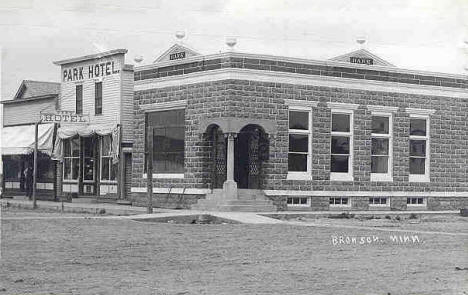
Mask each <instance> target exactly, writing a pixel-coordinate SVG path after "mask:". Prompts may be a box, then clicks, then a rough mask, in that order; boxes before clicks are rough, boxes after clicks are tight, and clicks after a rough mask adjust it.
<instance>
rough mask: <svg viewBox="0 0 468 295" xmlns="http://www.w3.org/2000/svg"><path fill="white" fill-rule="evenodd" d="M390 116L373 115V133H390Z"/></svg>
mask: <svg viewBox="0 0 468 295" xmlns="http://www.w3.org/2000/svg"><path fill="white" fill-rule="evenodd" d="M389 119H390V118H389V117H378V116H373V117H372V133H378V134H389Z"/></svg>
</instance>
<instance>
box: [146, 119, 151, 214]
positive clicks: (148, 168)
mask: <svg viewBox="0 0 468 295" xmlns="http://www.w3.org/2000/svg"><path fill="white" fill-rule="evenodd" d="M147 132H148V133H147V134H146V151H145V154H146V179H147V185H146V190H147V194H148V208H147V213H148V214H151V213H153V128H151V127H148V129H147Z"/></svg>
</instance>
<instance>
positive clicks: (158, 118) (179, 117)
mask: <svg viewBox="0 0 468 295" xmlns="http://www.w3.org/2000/svg"><path fill="white" fill-rule="evenodd" d="M184 114H185V111H184V110H172V111H162V112H153V113H148V125H149V126H153V127H156V126H161V127H163V126H164V127H168V126H184V125H185V122H184V116H185V115H184Z"/></svg>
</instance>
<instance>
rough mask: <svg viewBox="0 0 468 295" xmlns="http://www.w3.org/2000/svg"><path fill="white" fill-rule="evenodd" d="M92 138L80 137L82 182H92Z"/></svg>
mask: <svg viewBox="0 0 468 295" xmlns="http://www.w3.org/2000/svg"><path fill="white" fill-rule="evenodd" d="M94 141H95V140H94V137H82V142H83V143H82V144H83V146H82V149H83V180H84V181H93V180H94V172H95V166H94V165H95V163H94V145H95V143H94Z"/></svg>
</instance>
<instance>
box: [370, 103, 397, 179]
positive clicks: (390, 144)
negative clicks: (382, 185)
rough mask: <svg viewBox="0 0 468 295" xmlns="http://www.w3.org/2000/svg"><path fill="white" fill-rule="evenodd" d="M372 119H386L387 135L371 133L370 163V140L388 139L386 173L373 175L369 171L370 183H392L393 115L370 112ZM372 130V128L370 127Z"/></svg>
mask: <svg viewBox="0 0 468 295" xmlns="http://www.w3.org/2000/svg"><path fill="white" fill-rule="evenodd" d="M372 117H386V118H388V134H381V133H372V131H371V161H372V156H373V154H372V139H374V138H378V139H388V160H387V168H388V170H387V173H373V172H372V170H371V181H390V182H391V181H393V114H392V113H388V112H372V116H371V122H372ZM371 128H372V127H371Z"/></svg>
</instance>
